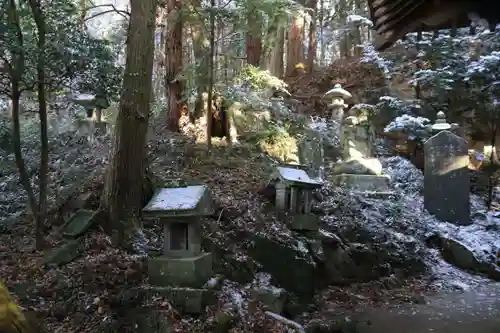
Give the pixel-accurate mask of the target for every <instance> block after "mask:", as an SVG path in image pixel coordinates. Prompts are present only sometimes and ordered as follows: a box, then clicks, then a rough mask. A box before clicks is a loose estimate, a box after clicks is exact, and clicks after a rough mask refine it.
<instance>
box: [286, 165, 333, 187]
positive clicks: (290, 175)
mask: <svg viewBox="0 0 500 333" xmlns="http://www.w3.org/2000/svg"><path fill="white" fill-rule="evenodd" d="M277 173H278V174H277V176H278V177H279V178H280V179H281V180H282V181H284V182H286V183H289V185H295V186H297V185H298V186H302V187H313V188H318V187H321V186H323V183H322V182H320V181H318V180H316V179H312V178H310V177H309V175H308V174H307V173H306V172H305V171H304V170H302V169H296V168H286V167H277Z"/></svg>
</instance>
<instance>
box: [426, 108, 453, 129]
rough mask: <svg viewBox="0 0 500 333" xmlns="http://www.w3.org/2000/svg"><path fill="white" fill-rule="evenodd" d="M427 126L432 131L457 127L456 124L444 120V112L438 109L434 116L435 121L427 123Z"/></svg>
mask: <svg viewBox="0 0 500 333" xmlns="http://www.w3.org/2000/svg"><path fill="white" fill-rule="evenodd" d="M427 128H428V129H429V130H430V131H432V132H440V131H450V130H451V131H454V130H456V129H457V128H459V126H458V124H456V123H453V124H450V123H448V122H447V121H446V114H445V113H444V112H443V111H439V112H438V113H437V116H436V121H435V122H434V124H432V125H428V126H427Z"/></svg>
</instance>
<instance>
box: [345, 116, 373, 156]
mask: <svg viewBox="0 0 500 333" xmlns="http://www.w3.org/2000/svg"><path fill="white" fill-rule="evenodd" d="M374 142H375V131H374V129H373V125H372V124H371V123H370V121H368V120H367V119H365V118H363V117H357V116H350V117H347V118H346V119H345V120H344V124H343V126H342V131H341V134H340V146H341V149H342V159H343V160H346V161H347V160H351V159H359V158H371V157H373V155H374V152H375V149H374V148H375V147H374Z"/></svg>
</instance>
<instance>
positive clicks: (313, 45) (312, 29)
mask: <svg viewBox="0 0 500 333" xmlns="http://www.w3.org/2000/svg"><path fill="white" fill-rule="evenodd" d="M309 7H310V8H311V10H312V15H311V23H310V24H309V44H308V45H309V48H308V49H307V68H308V69H309V71H310V72H312V71H313V69H314V60H316V50H317V48H318V40H317V38H316V35H317V27H316V23H317V14H318V10H317V7H318V0H311V1H310V3H309Z"/></svg>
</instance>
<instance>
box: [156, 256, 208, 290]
mask: <svg viewBox="0 0 500 333" xmlns="http://www.w3.org/2000/svg"><path fill="white" fill-rule="evenodd" d="M148 275H149V283H150V284H151V285H153V286H161V287H165V286H181V287H193V288H197V287H201V286H203V285H204V284H205V283H206V282H207V281H208V279H210V278H211V277H212V276H213V271H212V254H211V253H202V254H200V255H198V256H196V257H185V258H168V257H156V258H150V259H149V260H148Z"/></svg>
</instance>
